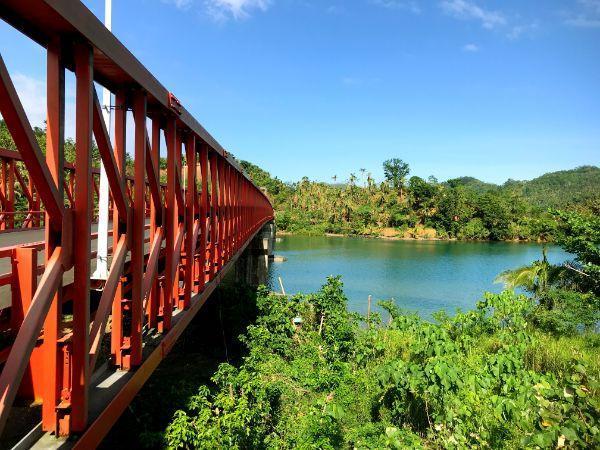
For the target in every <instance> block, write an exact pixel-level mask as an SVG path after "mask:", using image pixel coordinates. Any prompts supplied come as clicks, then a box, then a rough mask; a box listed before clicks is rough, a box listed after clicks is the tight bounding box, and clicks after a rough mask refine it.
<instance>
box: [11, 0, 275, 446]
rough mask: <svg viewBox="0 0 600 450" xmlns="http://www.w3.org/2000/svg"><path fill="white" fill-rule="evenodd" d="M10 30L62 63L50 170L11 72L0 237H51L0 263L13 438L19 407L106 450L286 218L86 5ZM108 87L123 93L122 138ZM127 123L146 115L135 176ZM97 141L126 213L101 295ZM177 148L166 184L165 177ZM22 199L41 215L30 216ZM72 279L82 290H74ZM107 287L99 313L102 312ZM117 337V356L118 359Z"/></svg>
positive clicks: (56, 64) (28, 15)
mask: <svg viewBox="0 0 600 450" xmlns="http://www.w3.org/2000/svg"><path fill="white" fill-rule="evenodd" d="M0 17H1V18H2V19H3V20H5V21H6V22H8V23H9V24H11V25H13V26H14V27H15V28H17V29H18V30H20V31H21V32H23V33H24V34H25V35H26V36H29V37H30V38H32V39H33V40H34V41H36V42H37V43H39V44H41V45H42V46H43V47H44V48H45V49H46V51H47V105H46V106H47V131H46V142H47V144H46V155H45V158H44V156H43V154H42V152H41V149H40V148H39V146H38V144H37V141H36V140H35V138H34V134H33V131H32V129H31V126H30V124H29V123H28V121H27V117H26V115H25V111H24V110H23V107H22V105H21V101H20V99H19V97H18V95H17V93H16V91H15V89H14V86H13V83H12V81H11V79H10V76H9V71H8V68H7V67H6V66H5V64H4V61H3V60H2V59H1V57H0V112H1V113H2V116H3V117H4V119H5V120H6V122H7V125H8V129H9V131H10V133H11V135H12V137H13V139H14V141H15V143H16V147H17V148H18V151H10V150H4V149H0V230H10V229H14V228H16V227H39V226H42V225H43V226H44V229H45V239H44V243H43V244H42V243H35V244H34V243H32V244H28V245H24V246H19V247H18V248H16V247H11V248H5V249H0V258H10V259H11V263H12V264H11V267H12V271H11V272H9V273H6V274H0V286H3V285H9V286H10V289H11V298H10V301H8V302H7V303H10V306H9V307H7V308H5V309H4V310H0V327H3V328H2V330H4V331H8V333H9V335H10V336H11V339H10V340H9V342H8V344H6V346H5V347H3V348H0V363H4V364H3V366H2V372H1V374H0V433H1V432H2V430H3V427H4V425H5V424H6V421H7V419H8V416H9V414H10V412H11V406H12V403H13V401H14V400H15V399H16V398H17V397H19V398H22V399H29V400H36V401H41V402H42V428H43V430H45V431H47V432H49V433H52V434H54V435H56V436H69V435H71V434H73V433H77V434H78V435H80V436H81V439H80V440H79V441H77V442H76V444H75V445H76V446H77V447H79V448H92V447H94V446H95V445H97V444H98V443H99V442H100V440H101V439H102V437H103V436H104V435H105V434H106V432H107V431H108V430H109V429H110V427H111V426H112V424H113V423H114V422H115V421H116V420H117V418H118V416H119V414H120V413H121V412H122V411H123V410H124V409H125V408H126V407H127V405H128V404H129V402H130V401H131V400H132V398H133V396H134V395H135V394H136V393H137V392H138V391H139V389H140V388H141V386H142V384H143V383H144V382H145V380H146V379H147V378H148V377H149V376H150V374H151V373H152V371H153V370H154V369H155V368H156V366H157V365H158V363H159V362H160V361H161V360H162V358H163V357H164V356H165V355H166V354H167V353H168V352H169V351H170V349H171V348H172V347H173V345H174V343H175V341H176V339H177V338H178V337H179V336H180V334H181V333H182V332H183V330H184V329H185V327H186V326H187V325H188V324H189V322H190V321H191V320H192V318H193V317H194V315H195V314H197V313H198V311H199V310H200V308H201V307H202V305H203V304H204V302H205V301H206V299H207V298H208V296H209V295H210V293H211V292H212V291H213V290H214V289H215V287H216V286H217V285H218V284H219V283H220V282H221V279H222V277H223V276H224V274H225V273H226V272H227V271H228V270H229V269H230V268H231V267H232V265H233V263H234V262H235V260H236V259H237V258H238V257H239V256H240V254H241V252H242V251H243V250H244V248H245V247H246V246H247V245H248V243H249V242H250V240H251V239H252V238H253V236H254V235H255V234H256V233H257V232H259V230H260V229H261V227H262V226H263V225H264V224H265V223H266V222H268V221H271V220H273V208H272V206H271V203H270V202H269V200H268V198H267V197H266V196H265V194H264V193H263V192H262V191H261V190H260V189H258V188H257V187H256V186H255V185H254V184H252V182H251V181H250V179H249V178H248V177H247V175H246V174H245V173H244V172H243V171H242V170H241V168H240V166H239V165H238V164H237V162H236V161H235V159H234V158H233V157H232V156H231V155H230V154H229V153H228V152H226V151H225V150H224V149H223V148H222V147H221V146H220V145H219V143H218V142H217V141H216V140H215V139H214V138H213V137H212V136H211V135H210V134H209V133H208V132H207V131H206V130H205V129H204V128H203V127H202V126H201V125H200V123H199V122H198V121H196V119H194V118H193V117H192V116H191V115H190V114H189V113H188V112H187V110H186V109H185V107H183V106H182V105H181V103H180V102H179V101H178V100H177V99H176V98H175V97H174V96H173V95H172V94H171V93H170V92H169V91H167V90H166V89H165V88H164V87H163V85H162V84H160V83H159V82H158V81H157V80H156V78H154V76H153V75H152V74H151V73H150V72H148V70H147V69H146V68H145V67H144V66H143V65H142V64H141V63H140V62H139V61H138V60H137V59H136V58H135V57H134V56H133V55H132V54H131V53H130V52H129V51H128V50H127V49H126V48H125V47H124V46H123V45H122V44H121V43H120V42H119V41H118V40H117V39H116V38H115V37H114V36H113V35H112V34H111V33H110V32H108V31H107V30H106V29H105V27H104V26H103V25H102V24H101V23H100V22H99V21H98V20H97V19H96V18H95V17H94V16H93V15H92V13H91V12H90V11H89V10H88V9H87V8H86V7H85V6H84V5H83V4H82V3H80V2H79V1H76V0H3V1H2V2H0ZM0 45H2V44H0ZM67 69H68V70H72V71H73V72H74V74H75V81H76V105H75V106H76V107H75V122H76V128H75V132H76V136H75V140H76V159H75V163H74V165H71V164H66V163H65V161H64V141H65V136H64V116H65V82H64V77H65V70H67ZM94 82H99V83H100V84H102V85H104V86H106V87H108V88H109V89H110V90H111V91H112V92H113V93H114V94H115V99H116V100H115V111H114V120H115V129H114V136H113V137H111V136H109V133H108V131H107V127H106V125H105V123H104V120H103V117H102V114H101V107H100V103H99V101H98V98H97V95H96V91H95V88H94ZM127 110H132V111H133V116H134V122H133V127H134V129H133V131H134V145H133V148H131V149H129V154H131V155H133V157H134V164H133V167H132V168H131V169H130V170H132V172H133V173H130V174H127V173H126V167H125V155H126V153H127V150H128V149H127V148H126V138H125V137H126V127H127V118H126V111H127ZM149 121H151V127H148V125H149ZM148 130H151V131H150V132H148ZM92 136H94V137H95V139H96V142H97V144H98V148H99V151H100V156H101V159H102V162H103V164H104V166H105V168H106V173H107V177H108V180H109V188H110V198H111V202H112V205H113V207H112V218H113V229H112V237H113V244H112V249H111V254H112V260H111V265H110V272H109V275H108V279H107V280H105V281H104V282H101V283H100V282H98V281H94V285H93V286H92V281H91V280H90V277H91V274H90V268H91V267H90V262H91V258H92V257H93V256H94V255H95V252H92V251H91V240H92V239H93V238H94V236H93V235H92V234H91V223H92V219H93V215H94V212H95V210H96V209H97V204H96V197H97V186H96V184H95V183H96V180H97V173H98V171H97V170H96V169H93V168H92V161H91V146H92ZM163 137H164V140H165V142H166V148H165V149H162V150H163V153H166V159H167V169H166V173H164V171H162V170H159V166H158V163H159V157H160V153H161V149H160V145H161V144H160V143H161V140H162V138H163ZM183 151H185V163H186V164H185V165H184V166H182V152H183ZM23 166H24V167H23ZM161 179H163V181H166V183H165V184H164V185H161ZM15 184H18V186H19V188H20V189H21V191H22V192H23V193H24V196H25V198H26V200H27V203H28V206H27V208H28V210H27V211H15V189H14V185H15ZM94 193H96V195H95V194H94ZM19 214H20V216H19ZM148 219H149V221H150V223H149V225H147V220H148ZM148 228H149V236H147V235H146V229H148ZM147 242H149V243H150V245H149V250H148V252H146V250H145V244H146V243H147ZM42 248H44V249H45V263H44V264H42V265H39V264H38V256H37V255H38V252H39V251H41V249H42ZM40 259H41V258H40ZM40 263H41V261H40ZM71 269H73V275H74V278H73V282H72V283H68V284H65V285H63V276H62V275H63V273H65V272H66V271H69V270H71ZM40 274H41V275H42V277H41V279H40V280H39V282H38V281H37V278H38V275H40ZM92 287H93V288H94V290H95V291H99V301H92V294H91V292H92ZM94 296H96V294H94ZM67 307H68V310H67V309H66V308H67ZM71 317H72V319H71ZM3 318H8V319H7V320H5V321H4V322H3ZM109 324H110V325H109ZM42 330H43V332H42ZM145 330H152V332H150V333H146V331H145ZM105 333H106V334H110V355H109V356H108V357H106V359H105V360H104V359H103V357H102V356H101V355H102V354H103V353H104V352H102V351H101V348H103V346H105V345H106V346H107V344H108V340H109V336H105ZM152 349H153V350H152ZM104 363H106V364H104ZM117 369H119V370H117ZM94 370H96V373H95V375H94V376H95V377H96V376H98V377H100V378H101V379H104V380H108V379H111V377H113V378H114V377H120V380H121V382H120V383H121V384H119V385H118V389H117V390H116V391H115V392H114V395H113V396H112V397H111V398H110V399H106V397H107V396H106V395H101V394H102V392H99V390H98V388H96V386H95V385H94V384H93V382H92V373H93V372H94ZM102 377H105V378H102ZM115 389H116V388H115ZM102 399H105V400H106V401H104V403H103V400H102ZM99 405H100V406H99Z"/></svg>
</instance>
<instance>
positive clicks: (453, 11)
mask: <svg viewBox="0 0 600 450" xmlns="http://www.w3.org/2000/svg"><path fill="white" fill-rule="evenodd" d="M440 6H441V8H442V10H443V11H444V12H445V13H446V14H448V15H450V16H452V17H456V18H457V19H462V20H477V21H479V22H481V26H482V27H483V28H487V29H493V28H496V27H499V26H502V25H506V23H507V19H506V17H505V15H504V14H502V13H501V12H499V11H492V10H488V9H484V8H482V7H480V6H479V5H477V4H476V3H474V2H472V1H467V0H443V1H442V2H441V3H440Z"/></svg>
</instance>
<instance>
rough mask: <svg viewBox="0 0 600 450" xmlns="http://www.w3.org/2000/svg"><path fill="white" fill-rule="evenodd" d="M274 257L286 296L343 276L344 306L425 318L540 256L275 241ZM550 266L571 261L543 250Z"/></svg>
mask: <svg viewBox="0 0 600 450" xmlns="http://www.w3.org/2000/svg"><path fill="white" fill-rule="evenodd" d="M275 254H276V255H281V256H284V257H286V258H287V261H285V262H276V263H274V264H273V265H272V266H271V273H270V274H271V283H272V287H273V289H275V290H279V281H278V277H281V278H282V280H283V283H284V288H285V290H286V293H288V294H295V293H298V292H303V293H309V292H315V291H316V290H318V289H319V287H320V286H321V285H322V284H323V283H324V282H325V278H326V277H327V276H329V275H341V276H342V281H343V283H344V290H345V292H346V295H347V297H348V308H349V309H351V310H353V311H358V312H360V313H363V314H364V313H365V312H366V310H367V299H368V296H369V295H372V296H373V305H375V303H376V301H377V300H380V299H390V298H394V300H395V301H396V304H398V305H399V306H401V307H402V308H404V309H407V310H412V311H416V312H418V313H419V314H421V315H422V316H423V317H427V318H429V317H431V314H432V313H433V312H435V311H439V310H441V309H443V310H446V311H447V312H448V313H453V312H455V310H456V309H457V308H461V309H462V310H467V309H471V308H473V307H474V306H475V304H476V302H477V301H478V300H479V299H480V298H481V297H482V294H483V293H484V292H485V291H490V292H500V291H501V290H502V285H501V284H496V283H494V279H495V278H496V276H497V275H498V274H499V273H500V272H502V271H504V270H506V269H511V268H516V267H519V266H522V265H525V264H529V263H531V262H532V261H535V260H536V259H540V258H541V254H542V246H541V245H538V244H531V243H505V242H448V241H392V240H382V239H366V238H355V237H326V236H317V237H315V236H281V237H279V238H278V239H277V242H276V244H275ZM548 258H549V260H550V262H553V263H558V262H562V261H564V260H566V259H568V258H569V255H568V254H567V253H565V252H563V251H562V250H561V249H560V248H559V247H555V246H549V247H548Z"/></svg>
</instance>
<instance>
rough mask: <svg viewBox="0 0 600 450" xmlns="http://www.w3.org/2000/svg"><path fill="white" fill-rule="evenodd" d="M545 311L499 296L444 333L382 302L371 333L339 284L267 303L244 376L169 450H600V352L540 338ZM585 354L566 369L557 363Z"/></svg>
mask: <svg viewBox="0 0 600 450" xmlns="http://www.w3.org/2000/svg"><path fill="white" fill-rule="evenodd" d="M536 305H537V303H536V302H535V301H533V300H531V299H528V298H527V297H525V296H517V295H515V294H514V293H512V292H509V291H506V292H504V293H502V294H498V295H493V294H486V295H485V297H484V299H483V300H482V301H481V302H479V303H478V304H477V307H476V309H474V310H472V311H468V312H465V313H460V312H459V313H457V314H456V315H455V316H454V317H449V316H448V315H446V314H438V315H437V322H436V323H431V322H427V321H424V320H423V319H421V318H420V317H418V316H417V315H414V314H407V313H405V312H402V311H400V310H399V309H398V308H397V307H396V306H395V305H394V304H393V303H391V302H383V303H381V306H382V307H383V309H384V310H386V311H387V312H384V313H383V315H385V316H387V315H388V314H389V316H390V317H391V319H390V321H389V322H387V321H386V323H387V325H384V324H383V321H382V320H381V315H382V314H379V313H374V314H372V315H371V316H370V318H369V320H368V321H367V320H366V319H365V318H362V323H361V320H360V319H361V318H360V317H359V316H357V315H356V314H353V313H349V312H348V311H347V310H346V297H345V296H344V293H343V290H342V284H341V281H340V280H339V278H330V279H328V281H327V283H326V284H325V285H324V286H323V287H322V289H321V290H320V291H319V292H317V293H316V294H312V295H298V296H295V297H293V298H291V299H288V298H285V297H283V296H279V295H273V294H269V293H268V292H267V290H265V289H263V290H261V291H260V292H259V295H258V299H257V306H258V309H259V314H258V319H257V321H256V323H255V324H254V325H251V326H250V327H248V330H247V332H246V333H245V334H244V336H243V341H244V343H245V345H246V347H247V353H246V356H245V357H244V359H243V361H242V363H241V364H240V365H239V367H234V366H232V365H229V364H223V365H221V367H220V369H219V370H218V372H217V374H216V375H215V376H214V377H213V385H212V387H210V388H208V387H205V386H203V387H201V388H200V389H199V390H198V392H197V394H196V395H194V396H192V397H191V398H190V399H189V401H188V403H187V407H186V408H185V409H184V410H181V411H178V412H177V413H176V414H175V415H174V417H173V420H172V422H171V424H170V425H169V427H168V429H167V430H166V432H165V444H166V445H168V446H169V447H171V448H323V449H334V448H431V447H434V448H438V447H443V448H468V447H478V448H506V449H512V448H522V447H525V448H557V447H558V448H560V447H568V448H594V447H598V446H600V430H599V426H600V424H599V417H600V414H599V413H600V409H599V408H600V402H599V396H600V386H599V385H598V379H597V377H598V372H599V368H600V356H599V352H598V351H597V350H598V347H599V344H598V340H597V339H595V338H593V337H592V336H595V335H589V336H588V335H585V336H576V337H573V338H567V337H565V336H562V337H560V338H555V337H553V336H552V335H550V334H547V333H545V332H544V331H540V330H534V329H532V325H531V323H530V317H531V314H532V312H533V311H535V309H536V307H537V306H536ZM294 318H301V319H302V323H301V325H295V324H294V320H293V319H294ZM559 339H560V341H559ZM568 339H573V341H572V343H571V344H570V342H571V341H569V340H568ZM555 342H556V343H557V344H556V345H552V343H555ZM558 342H560V345H558ZM582 343H585V344H582ZM575 346H576V347H577V348H578V350H577V352H571V353H569V354H567V353H565V354H561V356H560V361H562V362H561V363H560V365H557V364H556V361H558V360H559V359H557V358H556V356H552V355H555V354H550V353H547V351H548V350H549V349H555V348H556V349H562V348H571V347H575ZM557 351H558V350H557Z"/></svg>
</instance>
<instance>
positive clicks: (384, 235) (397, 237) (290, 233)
mask: <svg viewBox="0 0 600 450" xmlns="http://www.w3.org/2000/svg"><path fill="white" fill-rule="evenodd" d="M277 235H278V236H324V237H355V238H364V239H381V240H386V241H439V242H487V243H489V242H506V243H514V244H552V240H542V239H537V240H534V239H504V240H491V239H458V238H451V237H438V236H431V235H425V236H411V235H408V236H407V235H403V236H400V235H399V233H398V235H390V234H388V233H385V232H382V233H381V234H371V233H370V234H350V233H348V234H343V233H320V232H312V231H287V230H279V229H277Z"/></svg>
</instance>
